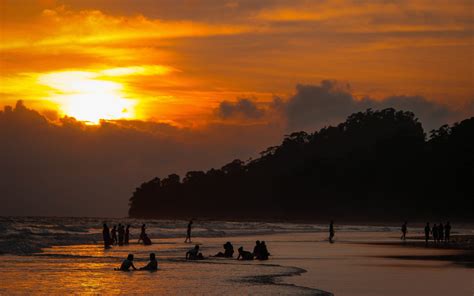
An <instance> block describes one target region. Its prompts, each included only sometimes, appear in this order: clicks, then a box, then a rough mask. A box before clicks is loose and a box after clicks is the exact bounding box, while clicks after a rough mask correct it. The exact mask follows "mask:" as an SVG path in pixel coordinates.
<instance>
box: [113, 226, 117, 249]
mask: <svg viewBox="0 0 474 296" xmlns="http://www.w3.org/2000/svg"><path fill="white" fill-rule="evenodd" d="M112 244H114V245H116V244H117V226H115V225H114V227H113V228H112Z"/></svg>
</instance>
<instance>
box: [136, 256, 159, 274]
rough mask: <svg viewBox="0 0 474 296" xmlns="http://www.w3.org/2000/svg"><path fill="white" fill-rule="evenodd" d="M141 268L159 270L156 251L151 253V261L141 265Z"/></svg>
mask: <svg viewBox="0 0 474 296" xmlns="http://www.w3.org/2000/svg"><path fill="white" fill-rule="evenodd" d="M140 270H150V271H153V270H158V261H156V257H155V253H150V262H148V264H147V265H145V266H143V267H140Z"/></svg>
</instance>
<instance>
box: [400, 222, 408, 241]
mask: <svg viewBox="0 0 474 296" xmlns="http://www.w3.org/2000/svg"><path fill="white" fill-rule="evenodd" d="M400 239H401V240H404V241H405V240H406V239H407V222H406V221H405V223H403V225H402V236H401V237H400Z"/></svg>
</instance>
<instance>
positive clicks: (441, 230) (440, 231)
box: [438, 223, 444, 243]
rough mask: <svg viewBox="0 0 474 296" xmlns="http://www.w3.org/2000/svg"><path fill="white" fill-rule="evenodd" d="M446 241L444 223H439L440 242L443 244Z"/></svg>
mask: <svg viewBox="0 0 474 296" xmlns="http://www.w3.org/2000/svg"><path fill="white" fill-rule="evenodd" d="M443 240H444V227H443V223H439V226H438V242H440V243H441V242H442V241H443Z"/></svg>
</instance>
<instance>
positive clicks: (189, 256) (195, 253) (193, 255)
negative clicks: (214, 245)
mask: <svg viewBox="0 0 474 296" xmlns="http://www.w3.org/2000/svg"><path fill="white" fill-rule="evenodd" d="M201 259H204V256H202V253H199V245H195V246H194V248H192V249H191V250H189V251H187V252H186V260H201Z"/></svg>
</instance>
